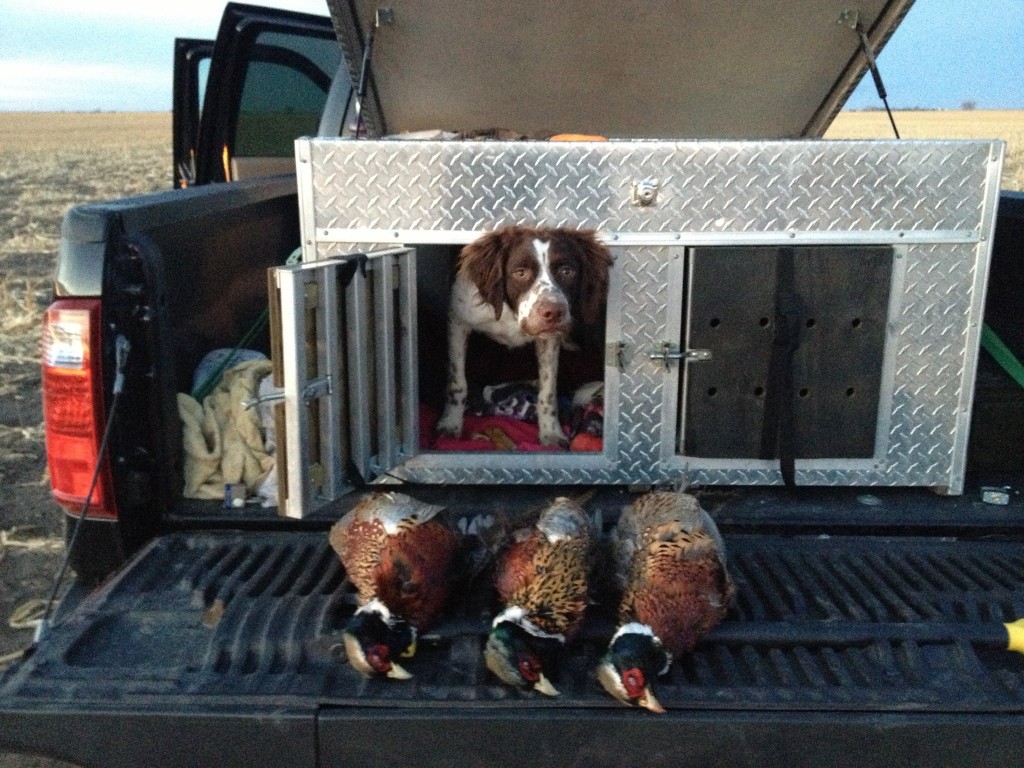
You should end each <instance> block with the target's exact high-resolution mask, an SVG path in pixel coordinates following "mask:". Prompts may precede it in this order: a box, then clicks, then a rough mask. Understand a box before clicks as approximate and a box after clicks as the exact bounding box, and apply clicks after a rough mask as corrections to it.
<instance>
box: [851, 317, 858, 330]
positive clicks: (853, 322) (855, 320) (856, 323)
mask: <svg viewBox="0 0 1024 768" xmlns="http://www.w3.org/2000/svg"><path fill="white" fill-rule="evenodd" d="M850 327H852V328H860V318H859V317H855V318H853V320H851V321H850Z"/></svg>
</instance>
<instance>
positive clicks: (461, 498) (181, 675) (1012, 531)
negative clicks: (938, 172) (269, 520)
mask: <svg viewBox="0 0 1024 768" xmlns="http://www.w3.org/2000/svg"><path fill="white" fill-rule="evenodd" d="M423 491H424V493H423V494H419V495H424V496H429V494H430V489H423ZM414 492H415V491H414ZM434 493H438V494H439V492H438V491H434ZM453 493H455V492H453V491H447V492H444V494H443V495H446V496H447V498H446V499H443V500H445V501H447V502H449V508H450V509H454V510H456V514H462V513H468V514H474V513H476V512H480V511H483V507H482V506H481V505H484V504H493V503H494V501H495V498H496V497H495V495H494V494H495V493H498V494H499V496H500V495H501V494H500V492H495V491H493V490H491V491H490V492H489V493H488V492H486V491H484V490H476V491H474V490H471V489H467V490H466V491H463V492H462V493H461V495H457V496H455V497H452V494H453ZM543 494H544V489H530V490H529V491H528V492H523V493H520V492H519V491H517V493H516V495H515V500H513V499H512V498H511V497H510V496H509V495H504V500H505V503H506V504H507V505H508V506H507V507H506V508H513V507H515V506H516V505H520V506H524V507H525V505H528V504H531V503H533V502H534V501H535V500H536V499H535V498H534V497H536V498H542V497H543ZM439 495H440V494H439ZM488 499H489V500H490V501H486V500H488ZM627 500H628V494H627V492H625V491H619V490H602V491H599V492H598V494H597V495H596V496H595V497H594V498H593V499H592V500H591V501H590V502H588V504H587V508H588V509H589V510H591V511H600V513H601V517H602V519H603V522H604V525H605V526H606V527H608V526H610V525H611V524H612V523H613V522H614V518H615V516H616V515H617V512H618V510H619V509H621V507H622V505H623V504H624V503H625V502H626V501H627ZM703 503H704V504H705V506H707V507H708V508H709V509H712V510H713V511H714V512H713V514H714V515H715V517H716V518H717V520H718V521H719V524H720V527H721V528H722V530H723V534H724V536H725V540H726V546H727V549H728V555H729V568H730V571H731V573H732V575H733V577H734V579H735V581H736V585H737V588H738V596H737V600H736V601H735V604H734V606H733V608H732V610H731V612H730V614H729V616H728V619H727V620H726V621H725V622H724V623H723V624H722V625H720V626H719V627H718V628H716V629H715V630H714V631H713V632H712V633H711V634H710V635H709V636H708V637H706V638H705V640H704V641H703V642H701V644H700V645H699V646H698V648H697V649H696V651H695V652H694V653H693V654H692V655H690V656H688V657H686V658H683V659H681V660H679V661H678V662H677V663H676V664H674V665H673V667H672V669H671V671H670V673H669V674H668V676H667V677H664V678H661V679H659V680H658V681H657V683H656V692H657V695H658V698H659V700H660V701H661V702H662V704H663V705H664V706H665V707H666V708H667V709H668V710H669V713H668V714H667V715H665V716H663V717H658V716H654V715H651V714H649V713H646V712H642V711H633V710H629V709H626V708H624V707H621V706H620V705H618V704H616V703H615V702H613V701H612V700H611V699H610V698H609V697H608V696H607V695H605V694H604V693H603V691H601V689H600V687H599V685H598V684H597V682H596V680H595V678H594V671H593V670H594V668H595V665H596V663H597V660H598V658H599V656H600V655H601V653H602V652H603V650H604V647H605V644H606V643H607V639H608V637H609V636H610V634H611V632H612V631H613V618H614V607H613V606H611V605H608V604H603V603H600V602H598V603H597V604H595V605H594V606H593V609H592V610H591V611H590V613H589V615H588V620H587V622H586V624H585V627H584V629H583V631H582V633H581V636H580V637H579V638H578V639H577V641H576V642H575V643H574V644H572V645H571V646H570V647H569V648H568V649H567V652H566V654H565V658H564V662H563V666H562V669H561V674H560V675H559V676H558V677H557V679H556V685H557V687H558V688H559V689H560V690H561V691H562V695H561V696H560V697H558V698H555V699H549V698H542V697H539V696H538V695H536V694H529V693H519V692H517V691H514V690H511V689H509V688H507V687H505V686H502V685H500V684H498V683H497V681H496V680H495V679H494V678H493V677H492V676H491V675H490V674H489V673H488V671H487V670H486V667H485V666H484V663H483V657H482V653H481V649H482V646H483V643H484V638H485V635H486V633H487V630H488V627H489V619H490V617H491V616H493V613H494V602H493V601H494V596H493V590H492V589H491V587H490V580H489V574H488V572H487V570H486V568H485V569H484V570H483V571H481V572H479V573H478V574H477V575H476V577H475V578H472V579H471V580H470V582H469V583H468V585H467V586H466V587H465V588H464V589H461V590H459V591H458V592H457V594H458V597H457V599H456V600H455V601H454V603H453V605H452V606H451V609H450V610H449V612H448V614H447V619H446V620H445V621H444V622H443V623H442V624H441V625H439V626H438V627H436V628H435V629H434V630H432V631H431V632H429V633H428V634H426V635H425V636H424V637H423V638H422V639H421V641H420V643H419V650H418V652H417V656H416V658H415V659H414V660H412V662H411V663H410V665H409V668H410V671H412V672H413V674H414V675H415V677H414V678H413V679H412V680H411V681H408V682H396V681H391V680H366V679H364V678H363V677H362V676H360V675H359V674H358V673H356V672H355V671H354V670H352V668H351V667H349V666H348V665H347V664H346V663H345V662H344V652H343V651H342V650H341V644H340V635H341V630H342V627H343V626H344V624H345V621H346V620H347V617H348V616H349V614H350V613H351V612H352V611H353V610H354V597H353V594H352V592H351V589H350V587H349V585H348V583H347V582H346V581H345V579H344V574H343V571H342V569H341V567H340V565H339V563H338V560H337V558H336V556H335V555H334V553H333V552H332V551H331V549H330V547H329V546H328V542H327V536H326V521H323V522H322V525H321V527H320V528H316V527H315V525H313V523H312V521H310V523H309V525H310V529H308V530H302V531H295V530H293V531H290V532H287V533H283V532H280V531H274V532H271V531H264V532H260V531H253V530H249V531H237V530H236V531H230V530H226V531H225V530H217V531H197V530H192V531H182V532H179V533H171V534H168V535H165V536H162V537H160V538H157V539H155V540H154V541H153V542H151V543H150V544H149V545H148V546H147V547H146V548H145V549H144V550H143V551H142V552H141V553H139V555H138V556H137V557H136V558H135V559H134V561H133V562H132V563H131V565H130V566H129V567H128V568H126V569H124V570H123V571H122V572H121V573H120V574H119V575H118V576H117V577H115V578H114V579H113V580H112V581H110V582H109V583H107V584H106V585H105V586H103V587H102V588H101V589H99V590H98V591H96V592H95V593H93V594H91V595H90V596H88V597H87V598H86V599H85V600H84V601H83V602H82V603H81V604H80V605H79V606H78V607H77V608H76V609H75V610H74V611H73V612H71V613H70V614H69V615H67V616H66V617H65V618H64V619H63V620H62V621H61V622H59V623H58V624H57V625H55V626H54V627H53V628H52V629H51V631H50V633H49V634H48V636H46V637H45V638H44V639H43V641H42V642H41V643H40V644H39V645H38V647H37V648H36V649H35V650H34V652H33V654H32V655H31V657H30V658H29V659H28V660H27V661H26V662H25V663H23V664H21V665H20V666H18V667H16V668H15V669H14V670H13V671H12V672H11V673H10V674H9V675H8V677H7V679H6V680H4V681H3V683H2V687H0V692H2V693H3V697H2V701H3V702H4V711H2V712H0V725H2V728H0V731H2V732H4V733H5V734H12V733H17V734H18V738H19V739H21V740H22V742H21V743H20V744H19V745H18V746H20V747H22V748H31V749H41V748H44V747H45V749H46V750H47V751H48V752H50V753H51V754H53V755H55V756H59V757H63V758H65V759H71V760H78V761H82V762H85V763H87V764H88V763H90V762H92V761H93V760H94V759H95V755H96V754H98V752H97V750H100V751H102V753H103V754H104V763H103V764H105V765H121V764H124V765H127V764H135V761H137V759H138V755H137V754H135V755H134V756H133V754H132V753H131V752H130V751H126V752H125V753H124V754H123V755H120V757H119V753H118V751H117V745H118V744H119V743H121V742H124V743H125V745H126V749H127V748H128V747H129V746H130V745H131V744H136V745H137V744H138V742H139V738H138V733H135V734H134V736H133V737H131V738H129V737H128V736H126V735H125V734H126V733H128V732H129V731H134V730H135V729H142V730H143V732H144V733H145V740H146V741H147V742H149V743H152V744H153V745H154V749H155V750H157V751H158V752H159V754H160V757H159V759H158V760H157V762H159V763H160V764H161V765H179V764H180V765H188V764H193V765H194V764H196V762H197V759H199V758H198V756H199V755H202V758H201V759H200V760H199V761H200V762H204V763H205V762H210V763H211V764H213V763H219V764H245V762H246V761H247V760H255V761H258V762H259V764H261V765H278V764H280V765H298V764H307V765H309V764H335V763H336V762H337V761H341V760H344V761H345V763H346V764H347V765H352V766H354V765H379V764H380V760H381V759H383V758H382V756H384V755H390V756H391V757H392V758H396V759H398V762H397V763H396V764H412V763H413V762H414V761H416V760H420V761H422V760H424V759H426V760H428V762H427V763H423V762H419V763H417V764H429V765H467V766H468V765H489V766H495V765H513V764H523V756H522V755H516V754H515V753H514V750H509V749H508V744H510V743H512V741H514V742H515V743H523V740H524V739H525V740H526V742H528V743H529V744H531V747H530V748H531V750H539V751H538V752H537V754H538V755H542V756H543V759H540V760H539V764H567V765H568V764H573V765H575V764H580V763H581V762H582V761H586V762H590V763H594V764H601V765H603V764H609V765H610V764H619V763H618V762H616V760H617V759H618V758H614V757H613V755H614V754H615V751H616V750H619V749H622V748H624V745H625V743H626V742H625V740H626V739H628V740H629V743H631V744H632V746H631V748H630V749H633V750H639V751H640V752H642V753H643V754H644V759H643V762H644V764H645V765H650V766H654V765H663V764H664V765H668V764H669V763H670V762H671V764H672V765H677V764H679V763H678V753H676V752H674V751H664V750H661V749H660V748H659V747H658V745H659V744H668V743H671V742H677V741H678V740H679V739H687V738H691V737H694V738H696V737H697V736H698V735H699V738H700V744H701V746H700V747H699V748H697V749H698V751H699V752H700V754H701V755H702V757H701V759H700V764H701V765H745V764H747V762H748V761H746V760H745V758H744V756H743V754H744V751H743V748H742V744H743V742H744V741H745V740H757V741H758V742H761V743H759V746H758V748H757V749H755V750H752V751H751V753H750V754H752V755H753V754H760V755H761V756H762V757H763V755H764V754H766V752H765V751H764V750H765V749H766V743H771V744H773V745H774V746H772V747H771V749H772V750H774V751H776V752H777V753H778V755H779V758H780V761H781V760H782V759H784V760H785V761H786V762H787V763H789V764H792V765H821V764H823V763H822V761H827V762H826V763H825V764H834V765H840V764H846V763H849V762H850V760H852V759H853V757H854V755H856V761H857V764H858V765H876V764H877V765H881V764H885V765H899V764H925V763H929V762H941V763H942V764H944V765H978V764H981V762H982V761H988V760H992V759H995V758H996V757H997V756H998V755H1000V754H1004V755H1005V754H1007V751H1008V750H1009V749H1013V748H1017V749H1019V748H1020V747H1021V746H1022V744H1024V736H1021V730H1020V718H1021V715H1022V714H1024V658H1022V657H1021V656H1020V655H1018V654H1015V653H1011V652H1008V651H1006V650H1004V649H1002V648H1001V647H1000V646H1001V645H1002V646H1003V647H1005V635H1006V632H1005V629H1004V628H1003V627H1002V624H1003V622H1009V621H1013V620H1015V619H1016V618H1018V617H1021V616H1024V526H1022V525H1021V521H1022V519H1024V516H1022V514H1021V513H1022V512H1024V509H1022V504H1021V502H1020V501H1019V500H1018V499H1014V500H1013V501H1012V502H1011V504H1010V505H1008V506H993V505H989V504H984V503H982V502H981V501H980V498H979V496H978V495H977V494H968V495H965V496H962V497H949V498H943V497H938V496H934V495H933V494H931V493H930V492H928V491H923V490H920V489H918V490H899V489H895V490H893V489H889V490H865V489H831V490H824V489H801V490H800V491H799V492H797V493H795V494H794V493H793V492H786V491H782V490H767V489H725V490H722V489H720V490H716V491H713V492H709V493H707V494H705V496H704V499H703ZM783 509H784V510H785V513H784V517H779V514H780V513H781V511H782V510H783ZM827 520H830V521H832V522H831V523H828V522H826V521H827ZM896 520H899V521H900V522H901V525H900V526H899V527H897V526H896V525H894V524H893V523H894V521H896ZM906 521H911V523H910V524H909V525H908V524H905V523H906ZM954 530H956V531H957V532H958V535H957V536H954V535H951V534H952V532H953V531H954ZM64 712H74V715H73V716H70V715H69V716H68V717H67V718H66V719H65V721H64V722H63V724H62V728H61V729H60V730H59V731H58V732H53V731H52V730H50V729H49V727H48V726H47V724H49V726H52V723H53V716H55V715H56V716H60V715H61V713H64ZM840 715H841V717H840ZM186 721H187V722H188V728H189V729H193V728H199V729H200V730H199V731H198V732H199V733H206V734H208V736H209V739H208V740H207V741H205V742H203V743H194V744H191V745H190V746H189V747H188V749H183V748H182V746H181V745H177V744H176V743H175V741H174V734H175V733H180V732H181V728H182V727H183V725H184V724H185V723H186ZM439 723H447V724H450V727H451V729H452V730H451V733H453V734H454V733H457V734H459V736H458V739H457V741H458V746H457V747H456V744H455V741H456V739H455V738H454V737H453V739H452V745H451V751H450V752H449V751H446V750H441V749H437V748H436V744H435V747H434V748H431V749H429V750H428V749H427V748H426V745H427V744H431V743H435V742H436V739H438V738H440V737H439V735H438V733H437V730H436V729H437V727H438V724H439ZM940 726H941V727H942V730H941V733H942V737H941V739H938V740H933V739H932V736H931V735H930V734H933V731H934V733H935V734H937V733H939V732H940V731H939V730H938V729H939V727H940ZM44 728H45V729H47V730H46V731H45V733H44V732H43V729H44ZM204 729H205V730H204ZM268 729H270V730H274V731H276V732H278V733H277V736H278V737H280V736H281V734H285V736H284V739H283V742H286V743H291V744H293V745H294V749H293V750H286V751H281V750H277V751H276V752H275V753H273V754H267V753H266V752H265V751H263V749H262V745H263V744H264V741H263V740H264V739H266V738H267V737H266V735H265V733H266V731H267V730H268ZM190 732H193V733H195V732H197V731H191V730H190ZM261 734H262V735H261ZM5 738H6V737H5ZM950 739H953V740H954V741H950ZM958 739H959V741H957V740H958ZM764 740H767V742H765V741H764ZM266 743H269V741H268V742H266ZM274 743H277V744H280V743H282V740H281V739H279V738H278V739H277V740H276V741H275V742H274ZM502 745H505V746H502ZM737 749H738V750H739V751H738V752H737V751H735V750H737ZM854 749H855V750H856V751H853V750H854ZM602 750H606V751H604V752H603V751H602ZM607 750H610V752H608V751H607ZM602 754H603V755H604V756H605V757H604V758H600V757H597V756H599V755H602ZM751 759H753V758H751ZM318 760H319V762H318ZM762 764H763V763H762Z"/></svg>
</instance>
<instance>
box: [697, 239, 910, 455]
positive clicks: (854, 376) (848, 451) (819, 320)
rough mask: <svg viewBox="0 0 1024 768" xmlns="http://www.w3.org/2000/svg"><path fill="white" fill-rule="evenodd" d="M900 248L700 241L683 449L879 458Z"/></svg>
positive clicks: (722, 452)
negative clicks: (697, 355) (694, 359)
mask: <svg viewBox="0 0 1024 768" xmlns="http://www.w3.org/2000/svg"><path fill="white" fill-rule="evenodd" d="M893 258H894V251H893V248H892V247H889V246H855V245H843V246H802V247H775V246H764V247H761V246H717V247H701V248H695V249H693V251H692V254H691V265H690V312H689V328H688V339H689V345H690V346H691V347H695V348H700V349H706V350H708V351H709V352H710V360H709V361H708V362H701V363H699V364H694V365H691V366H688V367H687V371H686V378H687V381H686V392H685V397H684V404H683V409H682V410H683V413H684V414H685V415H684V421H683V425H682V428H681V430H680V432H681V438H682V440H681V442H682V445H681V452H682V453H683V454H685V455H686V456H689V457H695V458H698V459H699V458H705V459H765V460H772V461H776V460H779V459H783V458H785V457H787V456H788V457H789V458H790V459H806V460H819V459H823V460H837V459H838V460H843V462H844V464H848V463H849V462H850V461H851V460H854V461H855V460H871V459H873V458H874V457H875V456H876V454H877V453H878V451H879V450H881V449H882V446H878V445H877V444H876V443H877V441H878V440H879V439H881V438H880V436H879V434H878V420H879V398H880V396H881V392H882V380H883V363H884V356H885V347H886V325H887V321H888V315H889V307H890V286H891V281H892V265H893Z"/></svg>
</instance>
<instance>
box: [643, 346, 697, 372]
mask: <svg viewBox="0 0 1024 768" xmlns="http://www.w3.org/2000/svg"><path fill="white" fill-rule="evenodd" d="M650 357H651V360H660V361H661V362H662V363H664V365H665V367H666V368H668V367H669V363H671V362H672V361H674V360H683V361H684V362H688V363H704V362H707V361H709V360H710V359H711V350H710V349H686V350H681V349H679V347H678V346H676V345H675V344H672V343H670V342H667V341H663V342H661V344H659V345H658V346H657V347H655V348H654V349H653V350H652V351H651V355H650Z"/></svg>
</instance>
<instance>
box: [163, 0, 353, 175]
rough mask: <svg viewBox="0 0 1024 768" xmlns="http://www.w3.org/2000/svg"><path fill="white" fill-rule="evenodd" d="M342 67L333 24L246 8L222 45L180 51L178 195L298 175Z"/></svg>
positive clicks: (231, 10) (190, 45)
mask: <svg viewBox="0 0 1024 768" xmlns="http://www.w3.org/2000/svg"><path fill="white" fill-rule="evenodd" d="M341 60H342V55H341V50H340V48H339V46H338V42H337V40H336V39H335V35H334V30H333V27H332V26H331V21H330V19H328V18H326V17H322V16H314V15H311V14H305V13H296V12H292V11H282V10H277V9H271V8H257V7H254V6H247V5H240V4H237V3H229V4H228V5H227V6H226V8H225V9H224V16H223V18H222V20H221V25H220V30H219V31H218V34H217V40H216V42H214V43H212V44H211V43H210V42H209V41H204V40H178V41H176V46H175V83H174V94H175V95H174V166H175V170H174V173H175V176H174V181H175V186H185V185H195V184H208V183H210V182H213V181H237V180H239V179H242V178H251V177H254V176H267V175H272V174H279V173H293V172H294V167H295V161H294V148H293V141H294V140H295V138H296V137H297V136H303V135H307V136H308V135H316V134H317V133H318V132H319V127H320V119H321V115H322V113H323V112H324V105H325V104H326V103H327V100H328V95H329V94H331V81H332V78H333V76H334V74H335V72H336V71H337V70H338V65H339V64H340V63H341ZM334 96H335V98H338V97H339V95H338V94H335V95H334ZM347 96H348V94H347V92H346V93H344V94H340V97H341V98H345V99H347ZM200 104H201V105H202V109H201V110H200V107H199V105H200ZM342 111H343V110H342ZM335 128H337V129H340V125H339V126H335Z"/></svg>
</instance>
